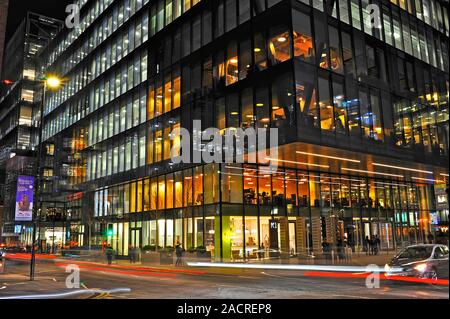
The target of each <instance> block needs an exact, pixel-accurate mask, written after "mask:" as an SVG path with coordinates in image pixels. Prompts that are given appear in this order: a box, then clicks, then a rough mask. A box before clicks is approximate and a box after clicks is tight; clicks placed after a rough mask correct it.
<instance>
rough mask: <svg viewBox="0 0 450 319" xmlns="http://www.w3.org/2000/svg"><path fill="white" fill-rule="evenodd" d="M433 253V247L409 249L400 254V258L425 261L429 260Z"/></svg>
mask: <svg viewBox="0 0 450 319" xmlns="http://www.w3.org/2000/svg"><path fill="white" fill-rule="evenodd" d="M432 252H433V247H432V246H423V247H408V248H406V249H405V250H403V251H402V252H401V253H400V254H398V258H408V259H425V258H429V257H430V256H431V253H432Z"/></svg>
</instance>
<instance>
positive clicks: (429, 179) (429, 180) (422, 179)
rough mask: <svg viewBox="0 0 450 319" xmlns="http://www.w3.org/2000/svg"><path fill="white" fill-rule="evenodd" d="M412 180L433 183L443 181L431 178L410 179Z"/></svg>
mask: <svg viewBox="0 0 450 319" xmlns="http://www.w3.org/2000/svg"><path fill="white" fill-rule="evenodd" d="M411 178H412V179H414V180H419V181H426V182H433V183H443V181H440V180H436V179H431V178H421V177H411Z"/></svg>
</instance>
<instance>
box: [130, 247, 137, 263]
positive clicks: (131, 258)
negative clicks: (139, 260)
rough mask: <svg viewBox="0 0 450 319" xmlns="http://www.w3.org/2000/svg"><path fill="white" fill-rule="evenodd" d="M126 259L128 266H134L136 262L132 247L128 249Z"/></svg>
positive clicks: (134, 251)
mask: <svg viewBox="0 0 450 319" xmlns="http://www.w3.org/2000/svg"><path fill="white" fill-rule="evenodd" d="M128 258H129V259H130V264H134V263H135V262H136V250H135V248H134V247H133V246H130V248H128Z"/></svg>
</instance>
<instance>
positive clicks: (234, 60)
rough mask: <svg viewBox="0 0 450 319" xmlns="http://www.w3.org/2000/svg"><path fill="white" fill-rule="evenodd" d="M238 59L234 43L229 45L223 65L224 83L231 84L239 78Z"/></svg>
mask: <svg viewBox="0 0 450 319" xmlns="http://www.w3.org/2000/svg"><path fill="white" fill-rule="evenodd" d="M238 64H239V59H238V56H237V48H236V44H235V43H234V44H233V45H231V46H230V48H229V50H228V59H227V61H226V65H225V69H226V70H225V75H226V82H225V83H226V85H231V84H233V83H236V82H237V81H238V80H239V68H238Z"/></svg>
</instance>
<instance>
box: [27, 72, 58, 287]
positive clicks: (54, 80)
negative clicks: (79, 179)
mask: <svg viewBox="0 0 450 319" xmlns="http://www.w3.org/2000/svg"><path fill="white" fill-rule="evenodd" d="M40 81H41V83H42V84H43V85H42V86H43V91H42V101H41V104H40V107H39V114H40V123H39V135H38V156H37V159H36V167H35V176H36V179H35V181H34V197H33V216H32V224H33V237H32V239H31V241H32V245H31V262H30V280H31V281H33V280H34V270H35V265H36V249H35V247H36V228H37V223H38V222H39V218H38V219H37V220H36V218H37V217H38V215H40V214H38V209H37V206H38V198H39V197H40V193H41V157H42V132H43V127H44V107H45V95H46V93H47V89H50V90H57V89H58V88H60V87H61V85H62V80H61V79H60V78H58V77H57V76H54V75H48V76H44V77H42V78H40Z"/></svg>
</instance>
